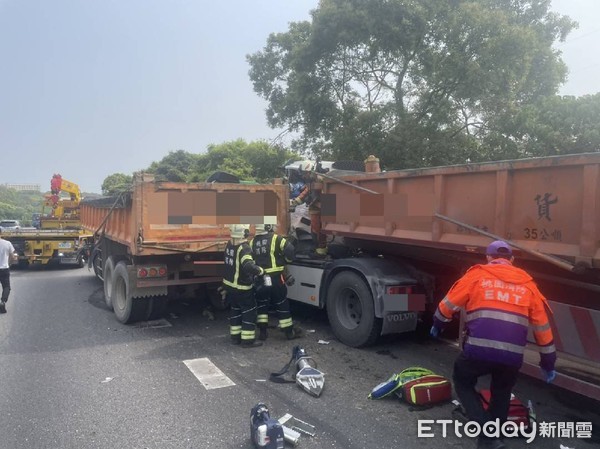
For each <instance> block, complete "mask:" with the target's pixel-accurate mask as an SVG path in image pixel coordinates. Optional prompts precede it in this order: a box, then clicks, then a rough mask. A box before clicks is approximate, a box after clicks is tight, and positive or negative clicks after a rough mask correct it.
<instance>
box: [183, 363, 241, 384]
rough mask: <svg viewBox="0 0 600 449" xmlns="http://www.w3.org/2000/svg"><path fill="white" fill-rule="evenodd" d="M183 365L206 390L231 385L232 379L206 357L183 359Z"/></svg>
mask: <svg viewBox="0 0 600 449" xmlns="http://www.w3.org/2000/svg"><path fill="white" fill-rule="evenodd" d="M183 363H185V366H187V367H188V369H189V370H190V371H191V372H192V374H193V375H194V376H196V379H198V380H199V381H200V383H201V384H202V385H204V388H206V389H207V390H214V389H215V388H224V387H231V386H232V385H235V384H234V383H233V381H232V380H231V379H230V378H229V377H227V376H226V375H225V374H223V371H221V370H220V369H219V368H217V366H216V365H215V364H214V363H213V362H211V361H210V360H209V359H207V358H206V357H204V358H201V359H193V360H184V361H183Z"/></svg>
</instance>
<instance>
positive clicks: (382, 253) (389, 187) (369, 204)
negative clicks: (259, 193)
mask: <svg viewBox="0 0 600 449" xmlns="http://www.w3.org/2000/svg"><path fill="white" fill-rule="evenodd" d="M365 162H366V166H367V170H366V172H364V173H353V174H349V175H344V176H341V177H339V178H338V179H337V180H336V179H333V178H332V177H330V176H328V177H325V178H322V179H320V180H319V181H318V182H316V183H314V184H313V186H312V187H313V189H315V190H317V191H320V192H321V196H320V198H321V223H320V228H321V233H322V234H323V235H324V236H326V237H327V239H328V240H329V245H328V246H329V248H330V249H331V248H332V247H334V246H335V244H336V242H339V243H340V245H338V250H339V249H340V248H343V251H342V252H343V253H346V255H345V256H344V257H342V258H334V260H333V261H328V262H322V263H321V264H319V265H318V264H317V262H316V261H315V260H314V259H315V258H312V259H313V260H307V261H304V262H303V261H296V262H295V263H294V265H296V267H295V268H292V270H296V273H295V277H296V283H298V280H300V282H301V283H302V282H304V283H305V284H306V282H308V281H307V279H309V277H308V274H310V275H311V276H312V277H311V278H310V279H312V281H311V282H312V285H315V286H317V287H316V289H313V295H312V299H311V300H309V299H307V298H308V297H309V295H308V293H307V292H301V291H300V290H299V289H300V287H298V290H295V289H294V288H291V289H290V290H291V294H292V295H296V296H297V297H295V298H294V299H297V300H300V301H302V302H306V303H313V304H315V305H319V306H321V307H326V303H327V302H329V301H331V300H332V297H331V295H329V294H328V292H329V290H330V286H331V282H332V279H335V275H334V276H333V277H331V276H329V277H328V275H327V273H328V272H330V271H331V270H334V271H335V270H336V269H337V276H339V275H340V274H341V273H342V272H346V273H352V275H351V276H350V277H348V275H346V277H347V279H345V281H346V282H347V284H348V285H350V287H347V288H346V292H345V293H343V291H344V289H343V288H340V287H339V286H338V287H336V288H335V289H334V293H337V294H338V298H337V299H336V300H335V305H334V307H333V308H334V309H337V311H335V312H331V310H328V315H329V318H330V321H333V322H334V323H333V324H332V328H333V330H334V332H336V335H338V337H340V336H341V337H342V338H345V336H347V335H349V334H348V332H350V331H351V330H352V329H354V331H356V330H359V329H360V328H361V326H362V323H363V322H365V321H368V322H369V323H370V324H369V325H368V326H366V329H363V337H365V338H362V339H361V340H360V341H358V342H357V341H354V343H358V344H353V345H355V346H360V345H362V344H363V343H368V342H370V341H372V338H369V335H370V334H369V332H370V331H373V332H375V333H387V332H385V324H386V320H388V319H389V318H388V317H390V316H391V317H392V318H391V320H392V321H394V320H396V321H406V320H409V321H410V318H409V317H410V312H411V311H414V310H418V308H419V304H416V303H415V304H413V307H412V308H411V306H410V304H407V305H405V306H404V308H403V309H398V308H397V307H396V308H394V307H391V308H390V306H388V305H386V302H387V303H392V302H394V301H395V302H398V301H399V298H403V299H402V300H407V299H408V297H410V296H411V293H412V296H413V297H414V296H415V293H423V294H424V295H425V297H426V300H425V302H426V308H427V309H428V310H429V311H433V310H434V309H435V306H436V305H437V302H439V300H440V299H441V298H442V297H443V296H444V294H445V293H446V291H447V289H448V288H449V287H450V286H451V285H452V283H453V282H454V281H455V280H456V279H457V278H458V277H459V276H460V275H461V274H462V273H464V271H465V270H466V269H467V268H468V267H469V266H471V265H472V264H474V263H482V262H484V261H485V258H484V254H485V248H486V247H487V245H488V244H489V243H490V242H491V241H492V240H495V239H500V238H501V239H504V240H507V241H509V242H510V243H511V244H512V245H513V246H514V248H515V257H516V264H517V265H518V266H521V267H523V268H524V269H526V270H527V271H528V272H529V273H530V274H531V275H532V276H533V277H534V278H535V280H536V282H537V283H538V284H539V286H540V289H541V290H542V292H543V293H544V294H545V296H546V297H547V298H548V299H549V303H550V305H551V308H552V310H553V313H552V314H551V322H552V327H553V332H554V336H555V343H556V346H557V350H558V351H559V361H558V364H557V370H558V373H559V374H558V378H557V380H556V384H557V385H559V386H563V387H565V388H567V389H570V390H572V391H576V392H579V393H581V394H584V395H586V396H590V397H594V398H596V399H600V382H599V379H600V376H599V374H600V153H591V154H577V155H569V156H556V157H544V158H533V159H522V160H513V161H502V162H493V163H478V164H467V165H457V166H446V167H437V168H424V169H411V170H399V171H390V172H381V171H379V170H378V160H377V159H376V158H375V157H374V156H370V157H369V158H368V159H367V161H365ZM369 171H370V172H369ZM340 180H341V181H342V182H340ZM330 252H331V251H330ZM338 253H339V251H338ZM351 253H353V256H351V257H348V254H351ZM365 255H368V256H370V259H369V258H368V257H367V258H365V257H364V256H365ZM352 260H354V261H356V260H361V263H360V264H354V265H352V264H351V262H349V261H352ZM369 260H370V261H372V262H373V263H376V264H379V265H381V264H382V260H385V261H387V262H386V264H387V265H386V267H385V269H384V270H383V271H382V270H381V269H379V268H377V269H375V268H373V267H372V266H370V265H369V264H370V262H369ZM365 261H366V262H365ZM332 265H334V267H333V268H332V267H331V266H332ZM336 265H337V268H336ZM316 266H318V267H319V269H320V270H321V273H319V272H318V271H315V267H316ZM298 267H299V268H298ZM394 271H395V273H396V275H397V276H402V275H403V276H404V277H405V281H406V282H405V284H404V286H403V287H402V286H398V287H393V286H392V288H391V289H390V288H388V291H387V292H386V291H383V293H382V288H381V286H380V285H378V284H381V283H382V282H385V279H386V276H387V274H386V273H390V272H394ZM411 277H412V279H413V283H414V285H413V286H412V287H410V282H409V278H411ZM340 292H341V293H340ZM390 292H391V293H396V295H393V294H389V293H390ZM397 293H405V294H404V295H398V294H397ZM361 296H366V299H365V298H362V297H361ZM344 298H345V299H344ZM328 309H329V307H328ZM399 310H400V311H401V312H402V314H400V315H398V313H397V311H399ZM386 311H387V312H386ZM361 314H362V316H361ZM370 314H374V315H375V317H374V319H373V317H371V316H366V315H370ZM335 315H337V317H336V316H335ZM382 321H383V330H382V325H381V322H382ZM409 327H410V326H409ZM458 335H460V332H459V333H457V336H458ZM352 343H353V342H352V341H350V344H352ZM534 354H537V353H536V351H535V346H534V345H532V347H531V352H530V351H528V354H527V356H526V361H527V362H526V364H525V366H524V368H523V370H524V371H525V372H526V373H529V374H532V375H534V376H536V377H537V376H539V373H538V371H539V369H538V368H537V361H538V360H537V358H536V356H535V355H534Z"/></svg>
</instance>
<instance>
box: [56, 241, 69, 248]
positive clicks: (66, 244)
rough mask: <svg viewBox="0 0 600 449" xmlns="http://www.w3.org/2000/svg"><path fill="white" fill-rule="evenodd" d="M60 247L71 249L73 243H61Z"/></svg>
mask: <svg viewBox="0 0 600 449" xmlns="http://www.w3.org/2000/svg"><path fill="white" fill-rule="evenodd" d="M58 247H59V248H60V249H65V248H70V247H71V242H60V243H59V244H58Z"/></svg>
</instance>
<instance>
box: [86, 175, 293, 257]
mask: <svg viewBox="0 0 600 449" xmlns="http://www.w3.org/2000/svg"><path fill="white" fill-rule="evenodd" d="M287 202H288V189H287V186H284V185H283V184H282V183H281V182H280V181H279V180H276V182H275V183H273V184H269V185H258V184H257V185H254V184H229V183H173V182H155V181H154V179H153V178H152V177H151V176H148V175H144V176H143V177H140V178H137V179H136V180H135V182H134V187H133V192H129V193H126V194H123V195H120V196H118V197H104V198H99V199H94V200H84V201H82V203H81V205H80V207H81V223H82V226H83V227H84V229H86V230H87V231H90V232H96V231H98V232H100V233H102V234H103V235H104V236H105V237H107V238H109V239H110V240H112V241H114V242H118V243H120V244H122V245H125V246H127V248H128V252H129V254H130V255H132V256H147V255H158V254H169V253H181V252H194V253H199V252H200V253H201V252H215V251H223V250H224V247H225V244H226V242H227V240H228V239H229V230H228V228H227V226H226V225H228V224H233V223H248V224H256V223H263V222H268V223H275V222H276V223H278V224H279V225H281V226H283V227H284V229H287V224H288V217H287Z"/></svg>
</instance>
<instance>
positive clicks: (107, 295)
mask: <svg viewBox="0 0 600 449" xmlns="http://www.w3.org/2000/svg"><path fill="white" fill-rule="evenodd" d="M114 271H115V262H114V260H113V258H112V257H109V258H108V259H106V264H105V265H104V268H103V269H102V278H103V281H104V302H106V306H107V307H108V308H109V309H110V310H112V309H113V305H112V294H113V283H114V278H115V276H114Z"/></svg>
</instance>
